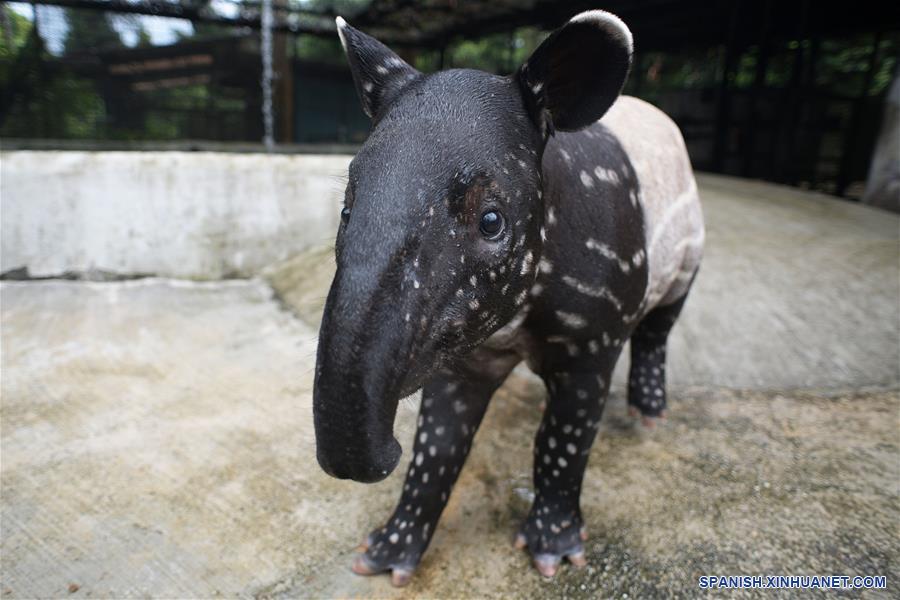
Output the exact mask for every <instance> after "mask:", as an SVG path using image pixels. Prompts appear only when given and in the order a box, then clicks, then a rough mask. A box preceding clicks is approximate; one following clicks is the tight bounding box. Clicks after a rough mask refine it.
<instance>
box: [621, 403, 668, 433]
mask: <svg viewBox="0 0 900 600" xmlns="http://www.w3.org/2000/svg"><path fill="white" fill-rule="evenodd" d="M628 415H629V416H631V417H633V418H635V419H636V418H638V417H640V419H641V425H643V426H644V427H646V428H647V429H653V428H654V427H656V425H657V423H659V422H662V421H665V420H666V411H664V410H663V411H660V413H659V414H658V415H655V416H654V415H642V414H641V411H639V410H638V409H637V407H634V406H629V407H628Z"/></svg>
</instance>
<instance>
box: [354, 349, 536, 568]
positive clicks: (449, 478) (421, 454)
mask: <svg viewBox="0 0 900 600" xmlns="http://www.w3.org/2000/svg"><path fill="white" fill-rule="evenodd" d="M518 360H519V358H518V357H517V356H515V355H513V354H509V353H495V352H492V351H489V350H484V349H479V350H476V351H475V353H474V354H473V355H472V357H470V359H468V360H467V361H466V362H465V363H464V364H463V365H461V366H459V367H457V368H454V369H452V370H442V371H441V372H439V373H438V374H437V375H436V376H435V377H433V378H432V379H431V380H430V381H429V382H428V383H427V384H426V385H425V387H424V388H423V390H422V406H421V409H420V411H419V421H418V427H417V429H416V438H415V444H414V445H413V451H412V461H411V462H410V465H409V470H408V471H407V473H406V482H405V483H404V485H403V493H402V494H401V496H400V502H399V503H398V505H397V508H396V509H395V510H394V514H393V515H391V517H390V518H389V519H388V521H387V523H386V524H385V525H384V527H382V528H380V529H376V530H375V531H373V532H372V533H371V534H369V536H368V538H367V539H366V540H365V541H364V542H363V548H364V551H363V552H362V553H361V554H359V555H357V557H356V559H355V561H354V563H353V570H354V572H356V573H358V574H360V575H371V574H374V573H381V572H385V571H391V572H392V575H391V581H392V583H393V584H394V585H404V584H405V583H406V582H407V581H409V578H410V576H411V575H412V572H413V570H414V569H415V568H416V566H417V565H418V564H419V561H420V560H421V558H422V555H423V554H424V552H425V549H426V548H427V547H428V543H429V542H430V541H431V537H432V535H434V530H435V527H436V526H437V523H438V519H440V516H441V512H443V510H444V506H446V504H447V500H448V499H449V497H450V491H451V490H452V489H453V484H454V483H456V479H457V477H458V476H459V472H460V469H462V466H463V464H464V463H465V461H466V456H467V455H468V454H469V449H470V447H471V444H472V438H473V437H474V436H475V432H476V431H477V430H478V425H479V424H480V423H481V419H482V417H483V416H484V413H485V410H486V409H487V405H488V402H489V401H490V399H491V396H492V395H493V393H494V391H495V390H496V389H497V388H498V387H499V386H500V384H502V383H503V380H504V379H506V376H507V375H508V374H509V372H510V371H511V370H512V368H513V367H514V366H515V364H516V363H517V362H518Z"/></svg>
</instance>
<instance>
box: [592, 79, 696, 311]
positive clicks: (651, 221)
mask: <svg viewBox="0 0 900 600" xmlns="http://www.w3.org/2000/svg"><path fill="white" fill-rule="evenodd" d="M600 123H601V124H602V125H605V126H606V127H608V128H609V130H610V131H611V132H612V133H613V134H614V135H615V136H616V137H617V138H618V140H619V143H620V144H621V145H622V147H623V148H624V149H625V152H626V153H627V154H628V158H629V160H630V161H631V165H632V167H633V168H634V170H635V174H636V176H637V180H638V183H639V185H640V193H639V202H640V204H641V206H642V207H643V209H644V228H645V234H646V239H647V263H648V268H649V282H648V287H647V302H646V310H650V309H652V308H653V307H654V306H656V305H665V304H669V303H671V302H674V301H675V300H677V299H678V298H680V297H682V296H683V295H684V294H685V293H686V292H687V290H688V288H689V287H690V282H691V279H692V278H693V275H694V273H695V272H696V271H697V268H698V267H699V266H700V258H701V254H702V251H703V240H704V229H703V214H702V212H701V208H700V199H699V196H698V195H697V184H696V182H695V180H694V173H693V169H692V168H691V162H690V158H689V157H688V153H687V148H686V147H685V145H684V139H683V138H682V136H681V131H679V129H678V126H677V125H676V124H675V123H674V122H673V121H672V120H671V119H670V118H669V117H668V116H666V114H665V113H663V112H662V111H661V110H659V109H658V108H656V107H655V106H653V105H652V104H649V103H647V102H644V101H643V100H640V99H638V98H633V97H630V96H622V97H620V98H619V99H618V100H617V101H616V103H615V104H613V106H612V108H610V109H609V112H607V113H606V115H605V116H604V117H603V118H602V119H601V120H600Z"/></svg>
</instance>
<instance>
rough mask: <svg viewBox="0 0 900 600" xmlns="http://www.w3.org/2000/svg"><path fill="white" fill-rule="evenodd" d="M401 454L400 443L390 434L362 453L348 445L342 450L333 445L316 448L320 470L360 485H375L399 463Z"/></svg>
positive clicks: (321, 445)
mask: <svg viewBox="0 0 900 600" xmlns="http://www.w3.org/2000/svg"><path fill="white" fill-rule="evenodd" d="M318 437H319V436H317V438H318ZM400 454H401V450H400V443H399V442H398V441H397V439H396V438H394V436H393V435H391V436H388V439H387V440H385V441H384V442H383V443H381V444H377V445H376V446H375V447H373V448H370V449H368V451H365V452H359V449H358V448H354V446H352V445H349V444H348V445H345V446H343V448H342V447H341V445H340V444H338V445H335V444H334V443H330V444H327V445H325V444H318V446H317V448H316V459H317V460H318V461H319V466H321V467H322V470H323V471H325V472H326V473H328V474H329V475H331V476H332V477H336V478H338V479H352V480H353V481H358V482H360V483H376V482H378V481H381V480H382V479H384V478H385V477H387V476H388V475H390V474H391V473H392V472H393V471H394V469H396V468H397V463H399V462H400Z"/></svg>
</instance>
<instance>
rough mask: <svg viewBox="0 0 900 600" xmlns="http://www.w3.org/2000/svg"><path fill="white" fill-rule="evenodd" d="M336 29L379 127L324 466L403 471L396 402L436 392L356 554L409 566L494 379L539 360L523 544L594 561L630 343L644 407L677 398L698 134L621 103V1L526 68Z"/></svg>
mask: <svg viewBox="0 0 900 600" xmlns="http://www.w3.org/2000/svg"><path fill="white" fill-rule="evenodd" d="M337 26H338V33H339V35H340V39H341V42H342V44H343V46H344V49H345V51H346V54H347V58H348V60H349V62H350V67H351V71H352V74H353V80H354V83H355V85H356V90H357V92H358V94H359V97H360V99H361V101H362V107H363V110H364V111H365V112H366V114H367V115H368V116H369V117H371V119H372V123H373V129H372V132H371V135H370V136H369V138H368V139H367V140H366V142H365V144H363V146H362V148H361V149H360V151H359V153H358V154H357V155H356V157H355V158H354V159H353V162H352V163H351V165H350V169H349V182H348V185H347V189H346V195H345V199H344V203H345V205H344V208H343V210H342V212H341V221H342V222H341V225H340V227H339V230H338V234H337V241H336V246H335V253H336V260H337V272H336V274H335V277H334V281H333V283H332V286H331V290H330V292H329V293H328V299H327V302H326V305H325V314H324V318H323V320H322V328H321V332H320V334H319V348H318V357H317V364H316V375H315V390H314V417H315V428H316V442H317V455H318V460H319V464H320V465H321V466H322V468H323V469H324V470H325V471H326V472H328V473H330V474H331V475H333V476H335V477H340V478H350V479H354V480H356V481H362V482H374V481H378V480H381V479H383V478H385V477H386V476H387V475H388V474H389V473H390V472H391V471H393V470H394V468H395V467H396V466H397V463H398V461H399V459H400V445H399V444H398V442H397V440H396V439H395V438H394V436H393V423H394V417H395V414H396V411H397V403H398V401H399V399H400V398H402V397H404V396H406V395H409V394H411V393H413V392H414V391H416V390H418V389H419V388H422V404H421V411H420V414H419V418H418V429H417V431H416V436H415V442H414V445H413V448H412V452H411V459H412V460H411V462H410V466H409V471H408V472H407V475H406V482H405V483H404V485H403V492H402V495H401V498H400V501H399V503H398V505H397V508H396V510H395V511H394V513H393V514H392V515H391V516H390V517H389V518H388V520H387V522H386V523H385V524H384V525H383V526H382V527H379V528H377V529H375V531H374V532H372V534H371V535H369V536H368V538H367V539H366V541H365V542H364V548H365V549H364V551H363V552H362V553H361V554H359V555H358V556H357V558H356V561H355V564H354V565H353V569H354V570H355V571H356V572H357V573H361V574H371V573H378V572H385V571H392V581H393V582H394V583H395V584H397V585H402V584H403V583H405V582H406V581H408V579H409V577H410V575H411V574H412V572H413V570H414V569H415V568H416V566H417V565H418V563H419V561H420V560H421V558H422V554H423V553H424V552H425V549H426V548H427V546H428V543H429V541H430V540H431V538H432V536H433V535H434V533H435V529H436V526H437V523H438V519H439V518H440V515H441V512H442V510H443V509H444V506H445V505H446V503H447V500H448V498H449V496H450V492H451V490H452V488H453V484H454V482H455V481H456V479H457V477H458V475H459V472H460V469H461V468H462V466H463V463H464V462H465V460H466V455H467V454H468V452H469V448H470V446H471V443H472V438H473V437H474V435H475V432H476V430H477V429H478V425H479V423H480V422H481V419H482V417H483V416H484V413H485V409H486V408H487V405H488V401H489V400H490V398H491V395H492V394H493V393H494V391H495V390H496V389H497V388H498V387H499V386H500V385H501V384H502V383H503V380H504V379H505V378H506V376H507V375H508V374H509V372H510V371H511V370H512V369H513V367H515V366H516V364H517V363H519V362H520V361H523V360H524V361H526V363H527V365H528V366H529V367H530V368H531V369H532V370H533V371H534V372H535V373H537V374H538V375H539V376H540V377H541V378H542V379H543V380H544V382H545V383H546V386H547V390H548V400H547V402H546V408H545V410H544V415H543V420H542V422H541V425H540V429H539V430H538V432H537V436H536V439H535V446H534V486H535V498H534V504H533V506H532V507H531V511H530V513H529V515H528V517H527V518H526V519H525V522H524V524H523V525H522V527H521V529H520V531H519V533H518V536H517V537H516V545H517V546H518V547H520V548H527V549H528V551H529V552H530V553H531V555H532V557H533V559H534V562H535V565H536V566H537V568H538V570H539V571H540V572H541V573H542V574H544V575H548V576H551V575H553V574H554V573H555V572H556V570H557V568H558V566H559V564H560V562H561V560H562V558H564V557H566V558H568V560H569V561H570V562H571V563H573V564H575V565H583V564H584V563H585V555H584V546H583V542H584V540H585V538H586V533H585V527H584V523H583V522H582V518H581V511H580V508H579V495H580V492H581V483H582V478H583V475H584V470H585V466H586V464H587V461H588V455H589V454H590V449H591V444H592V442H593V440H594V437H595V435H596V432H597V428H598V425H599V423H600V416H601V413H602V412H603V406H604V402H605V400H606V397H607V393H608V391H609V382H610V376H611V374H612V372H613V366H614V365H615V363H616V360H617V358H618V356H619V353H620V352H621V350H622V346H623V344H624V343H625V342H626V341H627V340H629V339H630V340H631V372H630V379H629V386H628V402H629V404H630V406H631V409H632V410H633V411H634V412H636V413H639V414H640V415H643V418H644V419H645V421H647V422H652V419H653V418H655V417H657V416H660V415H662V414H663V412H664V410H665V408H666V390H665V374H666V337H667V336H668V334H669V330H670V329H671V327H672V325H673V323H674V321H675V319H676V318H677V316H678V313H679V311H680V310H681V307H682V305H683V304H684V300H685V296H686V295H687V293H688V290H689V288H690V286H691V283H692V281H693V278H694V275H695V274H696V272H697V269H698V267H699V264H700V256H701V251H702V246H703V238H704V229H703V219H702V215H701V210H700V204H699V200H698V196H697V188H696V184H695V182H694V177H693V174H692V171H691V166H690V162H689V159H688V155H687V152H686V150H685V145H684V141H683V140H682V137H681V135H680V133H679V131H678V128H677V127H676V126H675V124H674V123H673V122H672V121H671V120H669V119H668V118H667V117H666V116H665V115H664V114H663V113H661V112H660V111H659V110H657V109H655V108H654V107H653V106H651V105H649V104H647V103H645V102H642V101H640V100H637V99H634V98H628V97H622V98H619V94H620V92H621V89H622V85H623V84H624V82H625V78H626V77H627V75H628V71H629V69H630V64H631V56H632V36H631V33H630V31H629V30H628V28H627V27H626V26H625V24H624V23H622V21H621V20H619V19H618V18H617V17H615V16H614V15H611V14H609V13H606V12H603V11H599V10H595V11H590V12H585V13H582V14H580V15H578V16H576V17H574V18H573V19H572V20H570V21H569V22H568V23H566V24H565V25H563V26H562V27H561V28H560V29H558V30H557V31H555V32H554V33H552V34H551V35H550V36H549V37H548V38H547V39H546V40H545V41H544V42H543V43H542V44H541V45H540V46H539V47H538V48H537V50H535V52H534V54H532V56H531V58H529V59H528V61H527V62H526V63H525V64H524V65H522V66H521V68H519V69H518V71H517V72H516V73H515V74H514V75H512V76H509V77H499V76H496V75H491V74H488V73H483V72H480V71H474V70H467V69H453V70H449V71H442V72H439V73H434V74H431V75H424V74H422V73H419V72H418V71H416V70H415V69H414V68H412V67H411V66H410V65H408V64H407V63H406V62H404V61H403V60H401V59H400V58H399V57H398V56H397V55H396V54H394V53H393V52H391V51H390V50H389V49H388V48H386V47H385V46H384V45H382V44H381V43H380V42H378V41H377V40H375V39H373V38H371V37H369V36H367V35H365V34H363V33H361V32H359V31H357V30H356V29H354V28H352V27H350V26H349V25H347V23H346V22H345V21H344V20H343V19H340V18H338V19H337ZM604 115H605V116H604ZM601 117H603V118H602V119H601Z"/></svg>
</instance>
